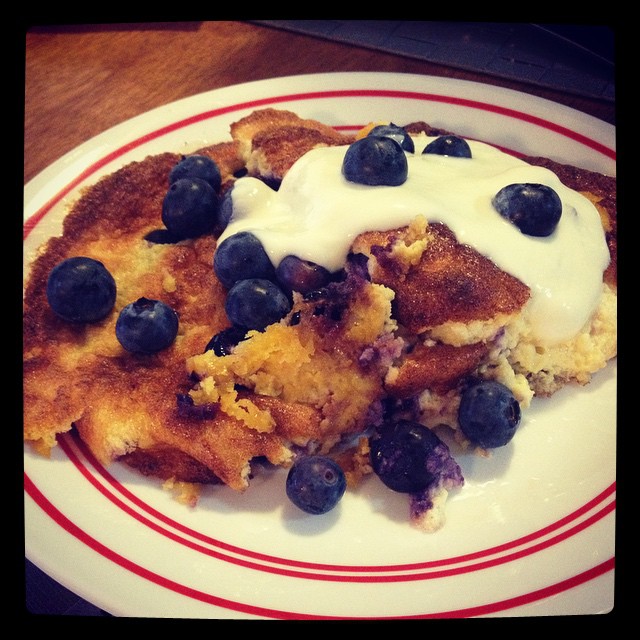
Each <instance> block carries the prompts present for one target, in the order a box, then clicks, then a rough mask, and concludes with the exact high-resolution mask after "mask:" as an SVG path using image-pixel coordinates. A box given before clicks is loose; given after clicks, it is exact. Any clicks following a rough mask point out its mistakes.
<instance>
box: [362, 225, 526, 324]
mask: <svg viewBox="0 0 640 640" xmlns="http://www.w3.org/2000/svg"><path fill="white" fill-rule="evenodd" d="M398 233H399V231H398V230H392V231H388V232H370V233H365V234H362V236H360V238H359V239H358V240H359V245H360V247H361V248H362V247H363V246H366V245H368V246H369V251H370V253H371V254H372V255H374V256H375V258H376V266H375V267H374V268H373V269H372V274H371V275H372V278H373V280H374V282H377V283H380V284H383V285H385V286H387V287H389V288H391V289H393V290H394V291H395V293H396V297H395V300H394V308H395V314H396V318H397V320H398V322H399V323H400V324H402V325H403V326H404V327H406V328H407V329H408V330H409V331H410V332H411V333H415V334H420V333H424V332H425V331H427V330H428V329H432V328H433V327H436V326H439V325H442V324H444V323H446V322H461V323H469V322H473V321H476V320H480V321H486V320H491V319H493V318H495V317H496V316H497V315H499V314H513V313H515V312H517V311H518V310H519V309H520V308H521V307H522V306H523V305H524V304H525V303H526V302H527V300H528V299H529V288H528V287H527V286H526V285H524V284H523V283H521V282H520V281H519V280H518V279H517V278H514V277H513V276H511V275H509V274H507V273H505V272H504V271H502V270H501V269H499V268H498V267H497V266H496V265H495V264H493V262H491V261H490V260H489V259H488V258H485V257H484V256H482V255H480V254H479V253H478V252H477V251H475V249H473V248H472V247H470V246H468V245H463V244H460V243H458V242H457V241H456V239H455V236H454V234H453V233H452V232H451V231H450V230H449V229H448V228H447V227H446V226H445V225H443V224H439V223H438V224H430V225H429V227H428V231H427V238H428V241H427V246H426V249H425V251H424V252H423V254H422V257H421V259H420V262H419V263H418V264H417V265H416V266H415V267H413V268H411V269H410V270H409V271H408V272H406V273H405V272H404V270H403V268H402V266H401V265H400V264H399V263H398V261H397V260H396V259H395V258H394V257H393V254H392V253H391V252H390V248H391V246H393V243H394V241H395V239H396V238H397V236H398Z"/></svg>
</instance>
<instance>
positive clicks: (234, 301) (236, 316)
mask: <svg viewBox="0 0 640 640" xmlns="http://www.w3.org/2000/svg"><path fill="white" fill-rule="evenodd" d="M224 308H225V311H226V313H227V317H228V318H229V320H230V321H231V323H232V324H234V325H237V326H240V327H244V328H245V329H247V330H249V329H255V330H257V331H262V330H263V329H264V328H266V327H267V326H268V325H270V324H273V323H274V322H278V321H279V320H281V319H282V318H284V316H286V315H287V313H289V311H290V310H291V302H290V301H289V298H288V296H287V295H286V294H285V293H284V292H283V291H282V289H280V287H279V286H278V285H277V284H275V283H274V282H272V281H271V280H264V279H262V278H249V279H247V280H238V282H236V283H235V284H234V285H233V287H231V289H230V290H229V293H228V294H227V299H226V301H225V306H224Z"/></svg>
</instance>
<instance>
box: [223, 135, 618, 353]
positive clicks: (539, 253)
mask: <svg viewBox="0 0 640 640" xmlns="http://www.w3.org/2000/svg"><path fill="white" fill-rule="evenodd" d="M430 140H433V138H430V137H427V136H419V137H416V138H415V139H414V141H415V143H416V152H415V153H414V154H411V153H407V154H406V155H407V160H408V168H409V171H408V178H407V180H406V182H405V183H404V184H402V185H400V186H395V187H387V186H374V187H372V186H366V185H360V184H355V183H352V182H349V181H347V180H346V179H345V178H344V176H343V175H342V160H343V158H344V154H345V152H346V150H347V146H340V147H322V148H317V149H313V150H312V151H309V152H308V153H306V154H305V155H304V156H303V157H302V158H300V159H299V160H298V161H297V162H296V163H295V164H294V166H293V167H292V168H291V169H290V170H289V172H288V173H287V175H286V176H285V178H284V180H283V181H282V184H281V186H280V188H279V190H278V191H274V190H273V189H271V188H270V187H268V186H267V185H265V184H264V183H263V182H262V181H261V180H258V179H256V178H251V177H245V178H241V179H239V180H237V181H236V183H235V186H234V189H233V216H232V219H231V221H230V223H229V225H228V227H227V228H226V230H225V231H224V233H223V234H222V236H221V237H220V242H221V241H222V240H224V239H225V238H226V237H228V236H230V235H232V234H234V233H237V232H239V231H252V232H253V233H254V234H255V235H256V236H257V237H258V238H259V239H260V240H261V242H262V243H263V245H264V247H265V250H266V251H267V253H268V255H269V257H270V259H271V261H272V262H273V264H274V265H275V266H277V265H278V264H279V262H280V261H281V260H282V258H284V257H285V256H287V255H290V254H293V255H296V256H298V257H299V258H302V259H304V260H310V261H312V262H315V263H317V264H320V265H323V266H324V267H326V268H327V269H329V270H330V271H335V270H338V269H340V268H341V267H342V266H344V263H345V259H346V256H347V254H348V252H349V248H350V246H351V244H352V243H353V240H354V239H355V238H356V237H357V236H358V235H359V234H360V233H362V232H364V231H373V230H376V231H384V230H387V229H394V228H397V227H400V226H404V225H406V224H408V223H409V222H410V221H411V220H413V219H414V218H415V217H416V216H417V215H423V216H424V217H426V219H427V220H428V221H430V222H443V223H444V224H446V225H447V226H448V227H449V228H450V229H451V230H452V231H453V233H455V235H456V237H457V239H458V241H459V242H461V243H466V244H469V245H471V246H473V247H474V248H475V249H476V250H477V251H478V252H480V253H481V254H483V255H485V256H486V257H488V258H490V259H491V260H492V261H493V262H494V263H495V264H496V265H497V266H498V267H500V268H501V269H502V270H503V271H505V272H507V273H510V274H511V275H513V276H515V277H516V278H518V279H519V280H521V281H522V282H523V283H525V284H526V285H528V286H529V288H530V289H531V300H530V302H529V303H528V306H527V310H526V311H527V313H528V314H529V322H530V324H531V327H532V331H533V333H534V336H535V338H536V339H537V340H538V341H540V342H541V343H546V344H552V343H557V342H560V341H564V340H567V339H570V338H571V337H573V336H574V335H575V334H577V333H578V331H579V330H580V329H581V328H582V327H583V326H584V324H585V323H586V322H587V321H588V320H589V318H590V316H591V314H592V313H593V311H594V310H595V308H596V306H597V304H598V301H599V299H600V295H601V291H602V274H603V271H604V269H605V268H606V267H607V265H608V263H609V252H608V249H607V245H606V242H605V238H604V233H603V230H602V224H601V222H600V217H599V214H598V211H597V209H596V208H595V207H594V205H593V204H592V203H591V202H590V201H589V200H587V199H586V198H585V197H584V196H582V195H581V194H580V193H577V192H576V191H573V190H571V189H569V188H567V187H566V186H564V185H563V184H562V183H561V182H560V181H559V179H558V178H557V176H556V175H555V174H554V173H553V172H551V171H549V170H548V169H545V168H542V167H534V166H531V165H529V164H527V163H525V162H524V161H522V160H520V159H519V158H516V157H514V156H511V155H509V154H507V153H504V152H502V151H500V150H499V149H496V148H495V147H492V146H490V145H487V144H484V143H481V142H475V141H473V140H469V141H468V142H469V146H470V147H471V152H472V158H470V159H469V158H454V157H445V156H438V155H433V154H425V155H422V153H421V151H422V149H423V148H424V146H426V144H427V143H428V142H429V141H430ZM522 182H530V183H540V184H545V185H548V186H550V187H552V188H553V189H554V190H555V191H556V192H557V194H558V195H559V196H560V199H561V200H562V217H561V219H560V222H559V224H558V226H557V228H556V230H555V231H554V232H553V234H552V235H551V236H549V237H546V238H536V237H531V236H527V235H525V234H523V233H522V232H521V231H520V230H519V229H518V228H517V227H516V226H515V225H513V224H512V223H510V222H509V221H507V220H505V219H504V218H503V217H502V216H500V214H498V213H497V211H495V209H494V208H493V206H492V204H491V200H492V198H493V196H494V195H495V194H496V193H497V192H498V191H499V190H500V189H501V188H502V187H504V186H506V185H508V184H512V183H522Z"/></svg>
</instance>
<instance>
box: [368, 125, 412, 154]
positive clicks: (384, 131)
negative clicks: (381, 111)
mask: <svg viewBox="0 0 640 640" xmlns="http://www.w3.org/2000/svg"><path fill="white" fill-rule="evenodd" d="M368 135H370V136H385V137H387V138H392V139H393V140H395V141H396V142H397V143H398V144H399V145H400V146H401V147H402V148H403V149H404V150H405V151H408V152H409V153H413V152H414V151H415V145H414V144H413V138H412V137H411V136H410V135H409V134H408V133H407V132H406V130H405V129H403V128H402V127H399V126H398V125H397V124H393V122H391V123H390V124H380V125H378V126H377V127H373V129H371V131H369V133H368Z"/></svg>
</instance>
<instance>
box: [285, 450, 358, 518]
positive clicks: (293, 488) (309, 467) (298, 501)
mask: <svg viewBox="0 0 640 640" xmlns="http://www.w3.org/2000/svg"><path fill="white" fill-rule="evenodd" d="M346 488H347V481H346V478H345V475H344V472H343V471H342V469H341V468H340V466H339V465H338V464H337V463H336V462H335V461H334V460H332V459H331V458H327V457H325V456H308V457H304V458H298V460H296V461H295V462H294V464H293V466H292V467H291V469H289V473H288V475H287V481H286V492H287V497H288V498H289V500H291V502H293V504H295V505H296V506H297V507H298V508H300V509H302V510H303V511H305V512H306V513H311V514H313V515H320V514H322V513H327V512H328V511H331V509H333V508H334V507H335V506H336V505H337V504H338V502H340V500H341V499H342V496H343V495H344V492H345V490H346Z"/></svg>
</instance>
